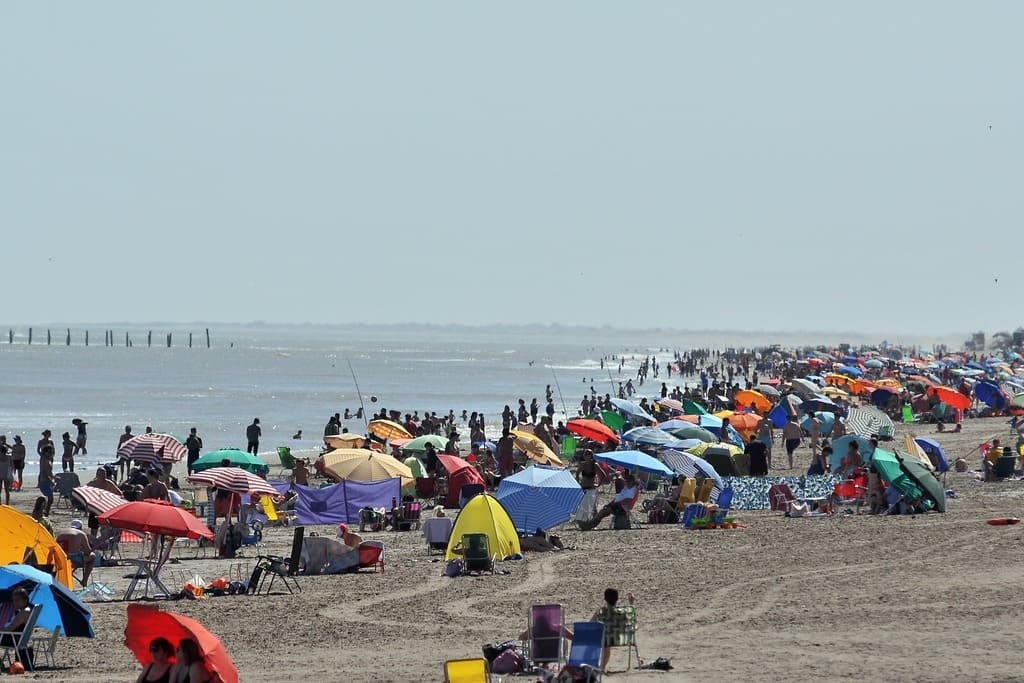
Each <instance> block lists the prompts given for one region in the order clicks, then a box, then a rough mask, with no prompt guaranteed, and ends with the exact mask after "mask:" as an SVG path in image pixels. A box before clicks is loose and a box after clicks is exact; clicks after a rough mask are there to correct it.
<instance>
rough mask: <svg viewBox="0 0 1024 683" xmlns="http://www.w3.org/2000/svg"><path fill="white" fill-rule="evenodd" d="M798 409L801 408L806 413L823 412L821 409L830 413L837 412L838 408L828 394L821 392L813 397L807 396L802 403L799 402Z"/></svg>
mask: <svg viewBox="0 0 1024 683" xmlns="http://www.w3.org/2000/svg"><path fill="white" fill-rule="evenodd" d="M800 410H802V411H803V412H804V413H805V414H807V413H820V412H823V411H828V412H831V413H838V412H839V410H840V408H839V406H838V405H837V404H836V403H835V402H834V401H832V399H830V398H829V397H828V396H823V395H821V394H818V395H817V396H815V397H813V398H809V399H807V400H806V401H804V402H803V403H801V404H800Z"/></svg>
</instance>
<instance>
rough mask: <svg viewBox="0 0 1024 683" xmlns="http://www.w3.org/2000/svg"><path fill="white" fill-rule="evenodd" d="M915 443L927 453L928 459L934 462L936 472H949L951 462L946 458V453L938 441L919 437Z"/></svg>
mask: <svg viewBox="0 0 1024 683" xmlns="http://www.w3.org/2000/svg"><path fill="white" fill-rule="evenodd" d="M914 441H916V442H917V445H918V446H920V447H921V450H923V451H924V452H925V454H926V455H927V456H928V459H929V460H931V461H932V464H933V465H934V466H935V471H936V472H946V471H948V470H949V460H948V459H947V458H946V451H944V450H942V446H941V445H939V442H938V441H936V440H935V439H925V438H923V437H918V438H916V439H914Z"/></svg>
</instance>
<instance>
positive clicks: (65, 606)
mask: <svg viewBox="0 0 1024 683" xmlns="http://www.w3.org/2000/svg"><path fill="white" fill-rule="evenodd" d="M19 587H20V588H24V589H25V590H27V591H28V600H29V602H30V603H32V604H33V605H40V606H41V607H42V609H41V611H40V612H39V620H38V621H37V622H36V626H38V627H40V628H45V629H47V630H49V631H53V629H54V628H56V627H57V626H60V630H61V635H65V636H68V637H69V638H93V637H94V636H95V635H96V633H95V631H93V628H92V624H91V623H90V622H91V619H92V614H91V613H90V612H89V608H88V607H86V606H85V605H84V604H83V603H82V601H81V600H79V599H78V596H77V595H75V594H74V593H72V592H71V589H70V588H68V587H67V586H65V585H64V584H62V583H60V582H59V581H57V579H56V577H54V576H53V575H52V574H48V573H46V572H44V571H40V570H39V569H36V568H35V567H30V566H29V565H27V564H8V565H4V566H0V590H12V589H14V588H19Z"/></svg>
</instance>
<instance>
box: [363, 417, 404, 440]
mask: <svg viewBox="0 0 1024 683" xmlns="http://www.w3.org/2000/svg"><path fill="white" fill-rule="evenodd" d="M366 429H367V431H369V432H371V433H373V434H376V435H377V436H379V437H380V438H382V439H411V438H412V434H410V433H409V430H407V429H406V428H405V427H403V426H402V425H400V424H398V423H397V422H392V421H391V420H370V424H368V425H367V426H366Z"/></svg>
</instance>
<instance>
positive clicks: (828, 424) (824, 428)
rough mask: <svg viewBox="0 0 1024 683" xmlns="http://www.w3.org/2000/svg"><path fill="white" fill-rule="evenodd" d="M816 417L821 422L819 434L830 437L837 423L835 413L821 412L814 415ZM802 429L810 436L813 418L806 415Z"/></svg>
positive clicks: (802, 422) (801, 424) (801, 425)
mask: <svg viewBox="0 0 1024 683" xmlns="http://www.w3.org/2000/svg"><path fill="white" fill-rule="evenodd" d="M814 417H815V418H816V419H817V420H818V422H819V427H818V433H819V434H821V435H822V436H828V435H829V434H831V433H832V427H833V426H834V425H835V422H836V415H835V413H829V412H826V411H819V412H816V413H814ZM800 428H801V429H803V430H804V431H805V432H807V433H808V434H809V433H810V432H811V416H810V415H809V414H808V415H805V416H804V419H803V421H801V422H800Z"/></svg>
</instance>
